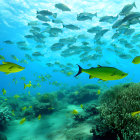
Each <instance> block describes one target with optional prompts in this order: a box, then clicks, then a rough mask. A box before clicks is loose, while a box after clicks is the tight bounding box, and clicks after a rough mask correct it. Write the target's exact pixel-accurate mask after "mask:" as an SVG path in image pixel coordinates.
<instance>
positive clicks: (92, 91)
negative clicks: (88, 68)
mask: <svg viewBox="0 0 140 140" xmlns="http://www.w3.org/2000/svg"><path fill="white" fill-rule="evenodd" d="M98 89H100V87H99V86H98V85H94V84H89V85H85V86H84V87H80V88H79V89H78V90H75V91H73V92H70V93H69V95H68V96H69V97H68V99H69V103H72V104H82V103H86V102H89V101H92V100H95V99H97V98H98V95H97V91H98Z"/></svg>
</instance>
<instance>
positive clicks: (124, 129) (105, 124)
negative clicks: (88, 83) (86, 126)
mask: <svg viewBox="0 0 140 140" xmlns="http://www.w3.org/2000/svg"><path fill="white" fill-rule="evenodd" d="M100 103H101V105H100V109H99V110H100V116H98V117H97V118H96V125H94V126H93V129H92V131H91V132H92V133H93V136H94V137H95V139H100V140H102V139H103V140H105V139H107V140H110V139H111V140H138V139H139V138H140V136H139V135H140V119H139V118H138V117H136V116H134V117H133V116H132V115H131V113H132V112H135V111H139V110H140V84H134V83H130V84H124V85H121V86H115V87H114V88H112V89H110V90H108V91H106V92H105V93H104V94H103V95H102V96H101V98H100Z"/></svg>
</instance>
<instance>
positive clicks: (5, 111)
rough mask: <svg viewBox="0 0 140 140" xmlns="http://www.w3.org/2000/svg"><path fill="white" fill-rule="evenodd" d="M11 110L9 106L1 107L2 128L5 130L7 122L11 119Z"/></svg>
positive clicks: (0, 126) (0, 128)
mask: <svg viewBox="0 0 140 140" xmlns="http://www.w3.org/2000/svg"><path fill="white" fill-rule="evenodd" d="M11 115H12V114H11V112H10V111H9V108H8V107H2V106H1V108H0V130H4V129H5V128H6V126H7V123H8V122H9V121H10V120H11V118H12V117H11Z"/></svg>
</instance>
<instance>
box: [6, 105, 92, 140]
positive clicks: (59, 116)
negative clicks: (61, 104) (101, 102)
mask: <svg viewBox="0 0 140 140" xmlns="http://www.w3.org/2000/svg"><path fill="white" fill-rule="evenodd" d="M72 108H76V106H74V105H69V106H67V107H66V108H65V109H62V110H60V111H57V112H54V113H53V114H51V115H46V116H42V118H41V120H38V119H34V120H31V121H26V122H25V123H24V124H22V125H20V124H19V121H20V120H15V121H12V122H11V123H10V125H9V126H8V129H7V131H6V132H5V135H6V136H7V138H8V140H75V139H77V137H78V138H80V137H81V138H82V139H80V140H92V134H91V133H90V130H91V128H92V126H91V124H90V123H85V122H84V123H80V124H78V123H74V121H73V118H72V114H71V113H70V110H71V109H72ZM85 136H86V137H85Z"/></svg>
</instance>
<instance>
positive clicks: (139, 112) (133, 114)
mask: <svg viewBox="0 0 140 140" xmlns="http://www.w3.org/2000/svg"><path fill="white" fill-rule="evenodd" d="M137 114H140V111H136V112H132V113H131V115H132V117H134V116H135V115H137Z"/></svg>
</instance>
